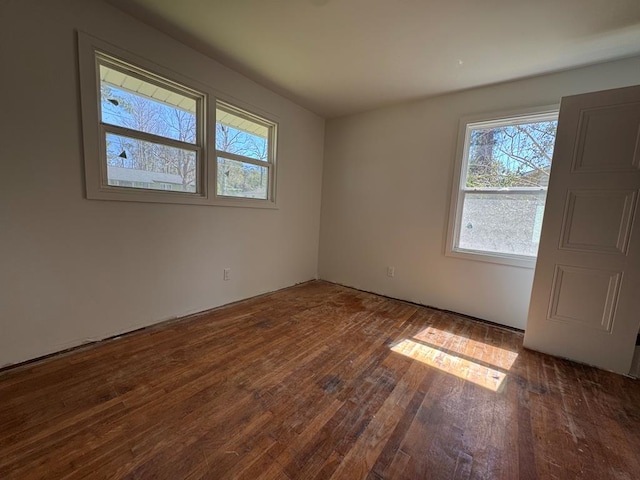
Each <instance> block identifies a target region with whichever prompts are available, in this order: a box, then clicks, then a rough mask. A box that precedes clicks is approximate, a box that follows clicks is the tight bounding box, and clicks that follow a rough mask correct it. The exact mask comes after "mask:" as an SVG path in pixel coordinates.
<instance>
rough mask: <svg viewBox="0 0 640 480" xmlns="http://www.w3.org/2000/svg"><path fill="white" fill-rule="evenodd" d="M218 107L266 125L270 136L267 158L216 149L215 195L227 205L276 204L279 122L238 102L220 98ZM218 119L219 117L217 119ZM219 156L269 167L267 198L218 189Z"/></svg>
mask: <svg viewBox="0 0 640 480" xmlns="http://www.w3.org/2000/svg"><path fill="white" fill-rule="evenodd" d="M216 109H220V110H223V111H226V112H228V113H231V114H233V115H235V116H238V117H241V118H245V119H246V120H248V121H250V122H254V123H257V124H260V125H262V126H264V127H266V128H267V129H268V131H269V136H268V139H267V141H268V150H267V160H266V161H264V160H256V159H255V158H251V157H247V156H245V155H238V154H235V153H229V152H225V151H224V150H216V161H215V162H214V169H215V178H216V183H215V184H214V188H215V189H216V192H215V197H216V200H217V201H218V202H219V203H224V204H227V205H231V206H234V205H236V204H240V205H252V204H254V203H256V204H257V205H260V204H265V203H266V204H273V205H275V194H276V178H277V177H276V152H277V145H276V143H277V137H278V135H277V132H278V123H277V122H275V121H273V120H271V119H269V118H267V117H266V116H261V115H257V114H255V113H252V112H250V111H249V110H247V109H245V108H242V107H240V106H238V105H237V104H236V103H232V102H228V101H224V100H221V99H218V100H217V101H216ZM216 120H217V119H216ZM218 157H223V158H227V159H229V160H235V161H238V162H242V163H249V164H251V165H257V166H259V167H266V168H267V175H268V178H267V198H266V199H261V198H249V197H233V196H227V195H222V194H221V193H219V192H218V191H217V185H218V184H217V178H218Z"/></svg>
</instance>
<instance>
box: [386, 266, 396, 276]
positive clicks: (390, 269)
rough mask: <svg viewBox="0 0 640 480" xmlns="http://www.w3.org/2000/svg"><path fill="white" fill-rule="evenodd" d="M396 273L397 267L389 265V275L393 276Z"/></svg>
mask: <svg viewBox="0 0 640 480" xmlns="http://www.w3.org/2000/svg"><path fill="white" fill-rule="evenodd" d="M395 274H396V267H387V277H393V276H395Z"/></svg>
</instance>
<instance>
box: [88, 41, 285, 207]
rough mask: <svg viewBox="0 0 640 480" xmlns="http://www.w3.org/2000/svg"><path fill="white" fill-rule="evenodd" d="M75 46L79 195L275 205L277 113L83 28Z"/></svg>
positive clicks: (105, 198) (194, 202)
mask: <svg viewBox="0 0 640 480" xmlns="http://www.w3.org/2000/svg"><path fill="white" fill-rule="evenodd" d="M78 48H79V60H80V62H79V63H80V91H81V98H82V121H83V139H84V157H85V178H86V191H87V198H90V199H100V200H130V201H141V202H162V203H191V204H203V205H231V206H252V207H274V206H275V185H276V182H275V178H276V172H275V169H276V161H275V152H276V129H277V124H276V122H274V121H273V120H270V119H267V118H266V117H265V116H262V115H257V114H255V113H253V112H250V111H248V110H245V109H243V108H240V107H239V106H237V105H232V104H230V103H227V102H226V101H223V100H221V99H219V98H217V97H218V93H217V92H215V91H214V90H213V89H212V88H211V87H209V86H207V85H206V84H202V83H198V82H196V81H193V80H192V79H189V78H186V77H183V76H182V75H180V74H178V73H176V72H175V71H174V70H169V69H167V68H165V67H163V66H160V65H157V64H154V63H151V62H149V61H147V60H145V59H143V58H141V57H137V56H134V55H133V54H131V53H129V52H128V51H126V50H123V49H120V48H118V47H115V46H113V45H111V44H108V43H106V42H103V41H101V40H99V39H97V38H94V37H91V36H89V35H86V34H83V33H80V34H79V35H78Z"/></svg>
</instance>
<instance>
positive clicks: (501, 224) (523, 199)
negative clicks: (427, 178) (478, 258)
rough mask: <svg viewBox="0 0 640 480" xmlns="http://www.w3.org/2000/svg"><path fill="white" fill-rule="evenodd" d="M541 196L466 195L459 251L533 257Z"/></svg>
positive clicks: (538, 233) (541, 201) (538, 236)
mask: <svg viewBox="0 0 640 480" xmlns="http://www.w3.org/2000/svg"><path fill="white" fill-rule="evenodd" d="M544 205H545V195H544V194H543V193H541V194H531V195H529V194H482V193H467V194H466V195H465V199H464V204H463V208H462V219H461V225H460V242H459V247H460V248H463V249H467V250H480V251H487V252H493V253H506V254H509V255H525V256H530V257H535V256H536V255H537V253H538V244H539V242H540V231H541V227H542V214H543V212H544Z"/></svg>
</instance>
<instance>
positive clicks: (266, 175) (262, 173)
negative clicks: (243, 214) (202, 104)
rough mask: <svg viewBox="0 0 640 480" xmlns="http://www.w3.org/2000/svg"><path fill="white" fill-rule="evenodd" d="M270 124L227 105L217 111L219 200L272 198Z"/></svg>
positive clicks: (273, 129) (272, 134)
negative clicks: (223, 198)
mask: <svg viewBox="0 0 640 480" xmlns="http://www.w3.org/2000/svg"><path fill="white" fill-rule="evenodd" d="M275 134H276V125H275V123H273V122H269V121H268V120H266V119H264V118H261V117H258V116H256V115H252V114H250V113H249V112H246V111H243V110H241V109H239V108H237V107H234V106H232V105H230V104H228V103H224V102H218V105H217V108H216V157H217V163H216V192H217V195H218V196H219V197H229V198H237V197H240V198H254V199H261V200H268V199H269V198H272V197H273V187H274V184H273V182H272V181H270V180H271V179H274V178H275V163H274V152H275Z"/></svg>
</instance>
